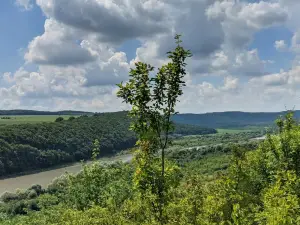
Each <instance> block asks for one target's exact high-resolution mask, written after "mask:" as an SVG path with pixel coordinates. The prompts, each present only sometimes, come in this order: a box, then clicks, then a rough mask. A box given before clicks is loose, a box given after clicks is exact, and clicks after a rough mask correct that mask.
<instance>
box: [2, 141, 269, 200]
mask: <svg viewBox="0 0 300 225" xmlns="http://www.w3.org/2000/svg"><path fill="white" fill-rule="evenodd" d="M265 138H266V137H265V136H262V137H257V138H252V139H250V140H263V139H265ZM201 147H204V146H201ZM131 159H132V155H130V154H127V155H119V156H114V157H110V158H101V159H100V160H99V161H100V162H103V163H112V162H116V161H122V162H129V161H130V160H131ZM89 163H90V162H89ZM81 169H82V165H81V163H75V164H73V165H70V166H66V167H61V168H58V169H52V170H47V171H43V172H38V173H33V174H29V175H24V176H16V177H13V178H4V179H0V195H2V194H3V193H4V192H6V191H9V192H14V191H15V190H16V189H27V188H29V187H30V186H31V185H33V184H40V185H42V187H44V188H46V187H47V185H48V184H49V183H51V181H52V180H53V179H54V178H56V177H59V176H61V175H62V174H64V173H65V172H68V173H73V174H74V173H75V174H76V173H78V172H80V170H81Z"/></svg>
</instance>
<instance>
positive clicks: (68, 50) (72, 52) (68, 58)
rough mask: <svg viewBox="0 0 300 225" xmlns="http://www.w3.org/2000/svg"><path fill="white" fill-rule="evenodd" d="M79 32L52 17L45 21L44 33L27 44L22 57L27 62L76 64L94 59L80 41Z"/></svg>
mask: <svg viewBox="0 0 300 225" xmlns="http://www.w3.org/2000/svg"><path fill="white" fill-rule="evenodd" d="M76 37H77V38H80V32H76V31H74V30H72V29H69V28H68V27H66V26H64V25H62V24H59V23H58V22H56V21H55V20H53V19H47V20H46V21H45V33H44V34H43V35H41V36H37V37H35V38H34V39H33V40H32V41H31V42H30V43H29V46H28V51H27V52H26V54H25V56H24V58H25V60H26V61H27V62H30V63H36V64H41V65H62V66H63V65H76V64H84V63H87V62H91V61H94V60H95V57H94V55H93V54H91V52H89V51H88V50H87V49H85V48H83V46H82V45H81V42H77V43H76V41H77V40H76Z"/></svg>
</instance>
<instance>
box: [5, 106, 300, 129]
mask: <svg viewBox="0 0 300 225" xmlns="http://www.w3.org/2000/svg"><path fill="white" fill-rule="evenodd" d="M122 113H126V112H125V111H123V112H122ZM285 113H286V111H284V112H238V111H232V112H213V113H204V114H192V113H186V114H178V115H175V116H173V121H174V122H175V123H180V124H190V125H199V126H201V127H208V128H231V127H236V128H237V127H245V126H269V125H272V124H274V121H275V120H276V119H277V118H278V117H279V116H280V115H284V114H285ZM294 113H295V117H296V118H300V110H296V111H294ZM92 114H94V113H93V112H85V111H72V110H63V111H56V112H52V111H36V110H22V109H16V110H0V115H92ZM99 114H105V113H99Z"/></svg>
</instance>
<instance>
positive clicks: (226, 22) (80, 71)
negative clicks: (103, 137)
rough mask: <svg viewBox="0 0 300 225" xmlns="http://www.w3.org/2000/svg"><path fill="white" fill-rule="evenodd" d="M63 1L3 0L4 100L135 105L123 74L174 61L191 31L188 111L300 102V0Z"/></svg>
mask: <svg viewBox="0 0 300 225" xmlns="http://www.w3.org/2000/svg"><path fill="white" fill-rule="evenodd" d="M53 2H54V0H43V1H42V0H36V1H35V0H9V1H1V3H0V29H1V31H2V32H1V36H0V49H1V51H0V60H1V63H0V74H1V75H2V79H0V97H1V99H2V100H0V107H1V108H3V109H12V108H27V109H43V110H61V109H76V110H92V111H116V110H121V109H126V108H128V106H126V105H123V104H121V102H120V100H118V99H117V98H116V96H115V92H116V87H115V84H116V83H118V82H120V81H126V80H127V79H128V71H129V68H130V67H132V66H134V62H135V61H139V60H142V61H146V62H148V63H151V64H153V65H154V66H156V67H159V66H161V65H162V63H164V62H166V61H165V60H166V58H165V54H164V53H165V52H166V51H168V50H170V48H172V46H173V45H172V37H173V35H174V33H175V32H177V33H182V34H183V35H185V34H187V35H186V36H184V44H185V45H186V46H187V47H188V48H190V49H191V50H192V52H193V53H194V59H192V60H191V61H189V65H188V76H187V77H186V81H187V84H188V85H187V87H186V88H185V90H184V93H185V94H184V96H183V97H182V101H181V103H180V104H179V105H178V107H179V109H180V111H182V112H210V111H232V110H239V111H280V110H284V108H285V106H287V107H289V106H294V105H295V106H296V107H297V104H298V103H297V99H298V97H297V96H300V93H299V91H298V87H299V84H300V77H298V71H299V72H300V69H299V68H300V67H299V66H298V64H299V61H300V60H299V59H300V57H299V54H300V32H299V29H300V23H299V24H298V21H300V20H299V19H300V18H299V16H298V13H297V12H298V11H299V10H300V3H299V2H298V1H296V0H291V1H286V0H274V1H258V0H256V1H236V0H228V1H226V2H225V1H223V2H219V1H209V0H204V1H196V0H178V1H177V4H172V3H170V2H168V4H166V2H165V1H161V4H158V5H156V6H155V7H153V5H152V4H150V3H151V2H153V0H148V2H145V3H141V2H137V1H134V0H130V1H124V2H123V5H122V6H121V5H118V4H116V3H113V2H112V3H109V4H106V5H105V4H103V3H101V2H99V1H96V0H89V1H80V0H74V1H73V2H72V5H70V4H68V1H66V0H55V4H53ZM298 9H299V10H298ZM176 10H178V11H176ZM245 103H247V104H245Z"/></svg>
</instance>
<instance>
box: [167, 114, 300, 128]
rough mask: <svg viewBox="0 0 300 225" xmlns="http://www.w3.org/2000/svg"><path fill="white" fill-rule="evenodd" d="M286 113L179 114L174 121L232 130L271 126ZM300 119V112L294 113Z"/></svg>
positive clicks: (174, 117)
mask: <svg viewBox="0 0 300 225" xmlns="http://www.w3.org/2000/svg"><path fill="white" fill-rule="evenodd" d="M286 113H287V111H285V112H255V113H252V112H214V113H205V114H178V115H175V116H173V121H174V122H176V123H181V124H193V125H199V126H202V127H210V128H230V127H236V128H237V127H246V126H269V125H272V124H274V121H275V120H276V119H277V118H279V116H280V115H285V114H286ZM294 114H295V117H296V118H297V119H299V118H300V110H296V111H295V112H294Z"/></svg>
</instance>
